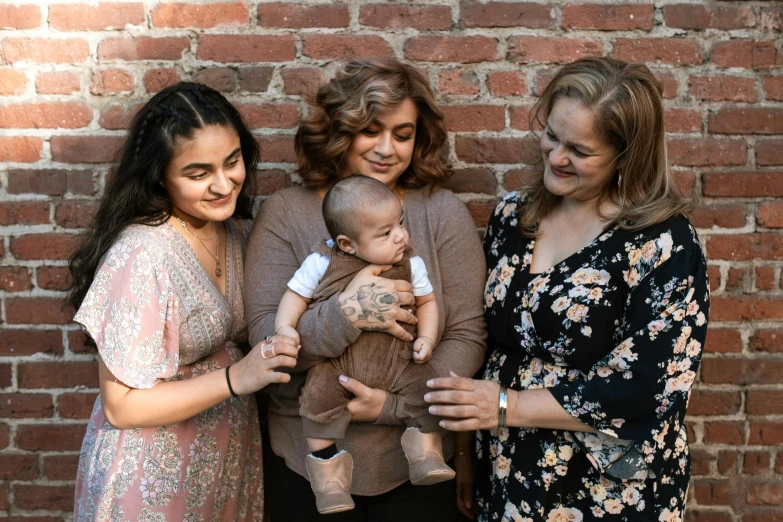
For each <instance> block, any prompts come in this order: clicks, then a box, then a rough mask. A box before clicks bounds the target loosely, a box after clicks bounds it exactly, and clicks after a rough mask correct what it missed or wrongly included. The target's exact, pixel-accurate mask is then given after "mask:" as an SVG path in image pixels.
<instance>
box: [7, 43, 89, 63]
mask: <svg viewBox="0 0 783 522" xmlns="http://www.w3.org/2000/svg"><path fill="white" fill-rule="evenodd" d="M0 51H2V55H3V59H4V61H5V62H6V63H17V62H33V63H73V64H80V63H83V62H84V61H85V60H87V58H88V57H89V56H90V46H89V44H88V43H87V40H85V39H83V38H13V37H8V38H5V39H4V40H3V43H2V44H0Z"/></svg>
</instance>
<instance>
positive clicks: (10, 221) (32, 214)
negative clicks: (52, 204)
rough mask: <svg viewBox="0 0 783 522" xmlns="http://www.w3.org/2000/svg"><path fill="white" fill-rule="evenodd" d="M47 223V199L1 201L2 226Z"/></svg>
mask: <svg viewBox="0 0 783 522" xmlns="http://www.w3.org/2000/svg"><path fill="white" fill-rule="evenodd" d="M46 223H49V203H47V202H45V201H4V202H0V226H9V225H43V224H46Z"/></svg>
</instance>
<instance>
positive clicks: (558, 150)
mask: <svg viewBox="0 0 783 522" xmlns="http://www.w3.org/2000/svg"><path fill="white" fill-rule="evenodd" d="M549 163H551V164H552V165H555V166H557V167H565V166H566V165H567V164H568V156H567V155H566V153H565V147H564V146H563V145H562V144H560V143H558V144H557V145H556V146H555V147H554V148H553V149H552V150H551V151H550V152H549Z"/></svg>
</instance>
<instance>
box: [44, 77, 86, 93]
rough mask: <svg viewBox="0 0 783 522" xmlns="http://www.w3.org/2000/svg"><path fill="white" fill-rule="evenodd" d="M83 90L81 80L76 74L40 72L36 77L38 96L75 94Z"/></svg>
mask: <svg viewBox="0 0 783 522" xmlns="http://www.w3.org/2000/svg"><path fill="white" fill-rule="evenodd" d="M81 88H82V84H81V78H80V75H79V73H76V72H71V71H50V72H39V73H38V76H36V77H35V90H36V92H37V93H38V94H73V93H75V92H79V91H80V90H81Z"/></svg>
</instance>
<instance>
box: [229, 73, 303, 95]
mask: <svg viewBox="0 0 783 522" xmlns="http://www.w3.org/2000/svg"><path fill="white" fill-rule="evenodd" d="M284 71H285V70H283V71H281V72H280V74H281V76H282V77H283V81H285V78H286V74H285V72H284ZM273 72H274V69H273V68H272V67H266V66H259V67H241V68H240V69H239V90H241V91H250V92H266V90H267V88H268V87H269V82H270V81H271V80H272V73H273ZM286 89H287V87H286ZM286 94H292V93H289V92H287V91H286Z"/></svg>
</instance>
